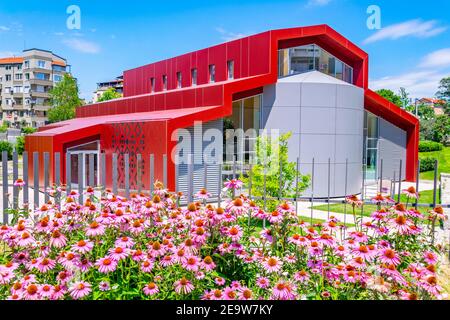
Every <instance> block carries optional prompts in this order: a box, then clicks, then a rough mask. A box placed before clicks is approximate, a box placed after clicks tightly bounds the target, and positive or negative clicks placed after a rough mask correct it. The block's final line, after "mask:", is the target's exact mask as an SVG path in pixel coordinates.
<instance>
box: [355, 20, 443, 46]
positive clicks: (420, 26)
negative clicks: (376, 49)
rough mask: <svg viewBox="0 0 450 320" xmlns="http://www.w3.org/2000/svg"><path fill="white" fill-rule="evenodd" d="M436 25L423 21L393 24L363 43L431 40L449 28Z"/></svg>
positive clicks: (434, 22)
mask: <svg viewBox="0 0 450 320" xmlns="http://www.w3.org/2000/svg"><path fill="white" fill-rule="evenodd" d="M436 24H437V21H436V20H429V21H422V20H421V19H414V20H409V21H405V22H401V23H397V24H393V25H390V26H387V27H384V28H382V29H381V30H379V31H377V32H375V33H374V34H373V35H371V36H370V37H368V38H367V39H365V40H364V41H363V43H364V44H368V43H373V42H376V41H380V40H385V39H390V40H396V39H400V38H403V37H416V38H429V37H433V36H435V35H438V34H440V33H442V32H444V31H445V30H447V27H438V26H436Z"/></svg>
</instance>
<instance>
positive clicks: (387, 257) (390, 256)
mask: <svg viewBox="0 0 450 320" xmlns="http://www.w3.org/2000/svg"><path fill="white" fill-rule="evenodd" d="M379 259H380V261H381V262H382V263H385V264H393V265H395V266H397V265H399V264H400V259H399V257H398V255H397V253H396V252H395V250H394V249H390V248H386V249H382V250H381V251H380V256H379Z"/></svg>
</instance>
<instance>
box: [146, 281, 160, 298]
mask: <svg viewBox="0 0 450 320" xmlns="http://www.w3.org/2000/svg"><path fill="white" fill-rule="evenodd" d="M143 291H144V294H145V295H147V296H152V295H155V294H157V293H158V292H159V288H158V286H157V285H156V284H155V283H154V282H150V283H149V284H147V285H146V286H145V287H144V289H143Z"/></svg>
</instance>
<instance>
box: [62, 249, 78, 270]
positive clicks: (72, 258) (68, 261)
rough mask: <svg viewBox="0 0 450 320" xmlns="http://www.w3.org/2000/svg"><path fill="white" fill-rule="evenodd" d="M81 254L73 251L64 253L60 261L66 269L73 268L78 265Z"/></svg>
mask: <svg viewBox="0 0 450 320" xmlns="http://www.w3.org/2000/svg"><path fill="white" fill-rule="evenodd" d="M78 259H79V255H78V254H75V253H73V252H66V253H63V255H62V256H60V257H59V259H58V262H59V263H60V264H61V265H62V266H63V267H64V268H66V269H71V268H72V267H74V266H76V265H77V263H78Z"/></svg>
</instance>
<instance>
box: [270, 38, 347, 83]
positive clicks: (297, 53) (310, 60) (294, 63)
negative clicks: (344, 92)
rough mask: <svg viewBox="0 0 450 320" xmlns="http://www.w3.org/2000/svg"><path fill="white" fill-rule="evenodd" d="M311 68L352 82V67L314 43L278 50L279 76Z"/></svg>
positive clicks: (310, 69)
mask: <svg viewBox="0 0 450 320" xmlns="http://www.w3.org/2000/svg"><path fill="white" fill-rule="evenodd" d="M312 70H317V71H320V72H323V73H325V74H328V75H330V76H332V77H335V78H338V79H341V80H344V81H346V82H349V83H353V68H352V67H350V66H349V65H347V64H345V63H344V62H342V61H341V60H339V59H337V58H336V57H335V56H333V55H332V54H330V53H329V52H327V51H326V50H324V49H322V48H321V47H319V46H317V45H315V44H310V45H304V46H298V47H293V48H286V49H281V50H279V51H278V76H279V77H285V76H289V75H293V74H298V73H303V72H308V71H312Z"/></svg>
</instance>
